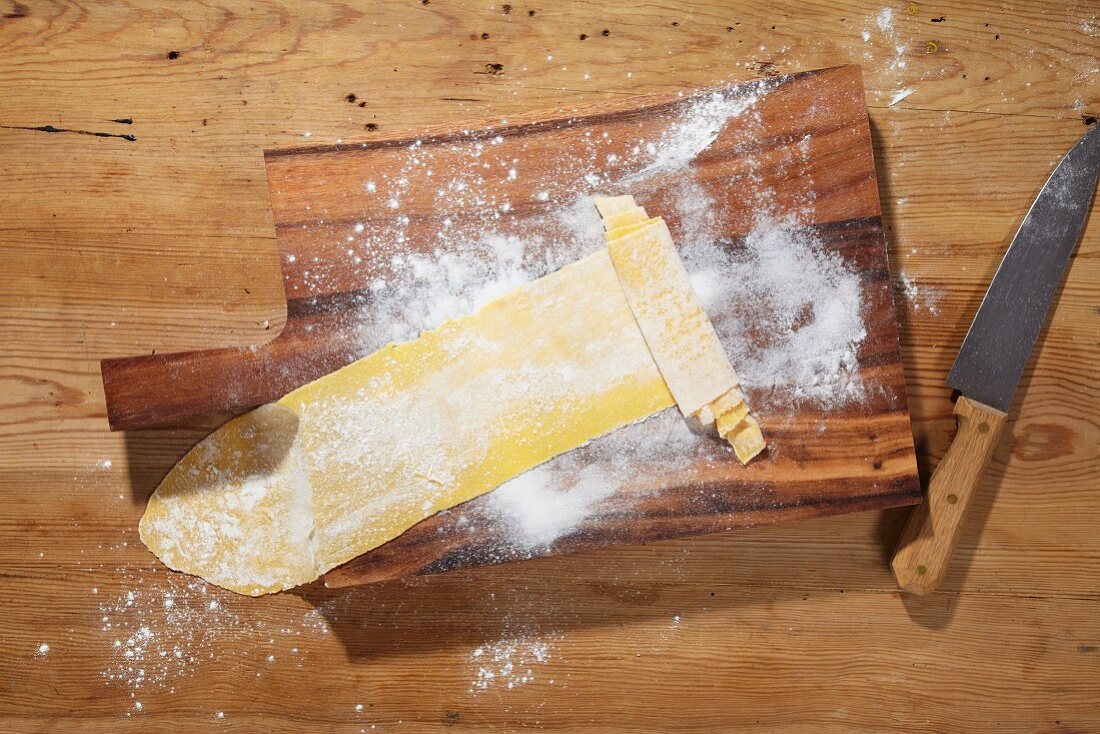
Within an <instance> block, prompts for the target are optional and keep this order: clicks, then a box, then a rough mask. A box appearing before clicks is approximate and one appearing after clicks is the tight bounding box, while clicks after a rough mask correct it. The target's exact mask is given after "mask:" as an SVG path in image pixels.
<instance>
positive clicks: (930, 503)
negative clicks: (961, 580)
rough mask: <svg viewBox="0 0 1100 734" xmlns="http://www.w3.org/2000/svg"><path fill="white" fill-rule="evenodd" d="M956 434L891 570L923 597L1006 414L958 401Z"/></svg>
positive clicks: (951, 547) (938, 573)
mask: <svg viewBox="0 0 1100 734" xmlns="http://www.w3.org/2000/svg"><path fill="white" fill-rule="evenodd" d="M955 417H956V418H957V420H958V422H959V430H958V433H957V434H956V435H955V440H954V441H953V442H952V443H951V446H950V447H949V448H948V449H947V454H946V455H945V456H944V457H943V460H942V461H941V462H940V464H939V466H937V467H936V471H935V472H933V474H932V479H931V481H930V482H929V483H928V493H927V496H926V497H925V499H924V502H923V503H922V504H920V505H918V506H917V507H916V508H915V509H914V510H913V512H912V513H911V514H910V515H909V522H908V524H906V526H905V530H904V531H903V532H902V534H901V541H900V542H899V543H898V548H897V550H896V551H895V552H894V560H893V562H892V563H891V566H892V567H893V569H894V577H895V578H896V579H897V580H898V585H899V586H901V588H903V589H905V590H906V591H909V592H912V593H914V594H917V595H920V596H923V595H925V594H927V593H929V592H931V591H933V590H935V588H936V587H937V586H939V584H940V582H941V581H943V577H944V576H945V575H946V574H947V568H948V566H949V565H950V563H951V556H952V554H953V553H954V551H955V544H956V543H958V540H959V531H960V530H961V528H962V522H963V518H964V517H965V516H966V511H967V509H968V508H969V507H970V503H971V501H972V500H973V499H974V495H975V494H976V493H977V490H978V487H979V486H980V485H981V482H982V476H983V475H984V474H985V469H986V467H987V466H988V465H989V460H990V459H991V458H992V457H993V450H994V448H996V446H997V441H998V439H999V438H1000V435H1001V430H1002V429H1003V428H1004V424H1005V418H1006V417H1007V416H1006V414H1005V413H1002V412H1001V411H999V410H997V409H996V408H991V407H989V406H988V405H982V404H981V403H979V402H976V401H973V400H968V399H967V398H965V397H962V396H960V397H959V400H958V402H956V403H955Z"/></svg>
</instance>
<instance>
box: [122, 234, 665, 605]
mask: <svg viewBox="0 0 1100 734" xmlns="http://www.w3.org/2000/svg"><path fill="white" fill-rule="evenodd" d="M593 325H598V328H593ZM672 405H674V401H673V399H672V396H671V395H670V394H669V392H668V388H667V387H666V386H665V382H664V379H663V378H662V377H661V373H660V371H659V370H658V369H657V366H656V365H655V364H654V362H653V358H652V356H651V355H650V352H649V349H648V347H647V346H646V343H645V340H644V339H643V338H642V335H641V333H640V332H639V330H638V326H637V324H636V322H635V319H634V316H633V314H632V312H631V310H630V306H629V305H628V304H627V301H626V297H625V295H624V294H623V291H622V288H621V287H620V286H619V283H618V277H617V276H616V274H615V270H614V267H613V266H612V263H611V258H610V257H609V256H608V254H607V251H606V250H600V251H598V252H596V253H594V254H592V255H590V256H589V257H587V258H585V259H583V260H581V261H579V262H577V263H574V264H572V265H569V266H567V267H565V268H562V269H561V270H559V271H557V272H555V273H551V274H549V275H547V276H545V277H543V278H540V279H538V280H536V281H533V282H531V283H528V284H526V285H523V286H520V287H518V288H516V289H514V290H512V291H510V292H509V293H507V294H505V295H504V296H502V297H500V298H498V299H496V300H494V301H492V302H490V303H489V304H488V305H486V306H485V307H484V308H482V309H481V310H480V311H478V312H477V313H476V314H474V315H472V316H467V317H465V318H460V319H456V320H454V321H449V322H447V323H445V324H443V325H442V326H441V327H440V328H438V329H436V330H434V331H430V332H427V333H424V334H422V335H421V336H420V337H419V338H418V339H416V340H414V341H411V342H406V343H403V344H396V345H390V346H387V347H385V348H383V349H381V350H379V351H378V352H375V353H374V354H371V355H369V356H367V357H364V358H363V359H361V360H359V361H357V362H355V363H353V364H351V365H348V366H347V367H344V368H343V369H341V370H338V371H336V372H334V373H332V374H331V375H328V376H326V377H323V378H321V379H319V380H317V381H315V382H313V383H310V384H308V385H305V386H304V387H301V388H299V389H297V390H295V391H294V392H291V393H290V394H288V395H287V396H286V397H284V398H282V399H281V400H279V401H278V403H277V404H276V407H274V408H273V407H272V406H265V407H264V408H260V409H257V410H255V411H253V412H251V413H248V414H246V415H243V416H241V417H239V418H236V419H234V420H233V421H230V422H229V423H228V424H226V425H225V426H223V427H222V428H220V429H219V430H218V431H216V432H215V433H214V434H212V435H211V436H210V437H208V438H207V439H206V440H205V441H203V442H202V443H201V444H199V445H198V446H196V447H195V449H194V450H192V452H191V453H190V454H188V455H187V456H186V457H185V458H184V459H183V460H182V461H181V462H180V463H179V464H178V465H177V466H176V467H175V468H174V469H173V470H172V471H171V472H170V473H169V475H168V476H167V477H166V478H165V480H164V482H163V483H162V484H161V486H160V487H159V488H158V490H157V492H156V493H154V495H153V497H152V498H151V499H150V501H149V506H148V508H147V510H146V513H145V516H144V517H143V518H142V521H141V527H140V530H141V537H142V540H143V541H144V542H145V544H146V545H147V546H148V547H149V548H150V549H151V550H152V551H153V552H154V553H155V554H156V555H157V556H159V557H160V558H161V559H162V560H163V561H164V562H165V563H166V564H167V565H169V566H171V567H172V568H176V569H179V570H182V571H186V572H188V573H192V574H196V575H199V576H202V577H203V578H206V579H207V580H209V581H211V582H213V583H215V584H218V585H219V586H223V587H225V588H228V589H232V590H233V591H238V592H241V593H245V594H253V595H256V594H262V593H269V592H272V591H279V590H281V589H285V588H289V587H291V586H295V585H298V584H301V583H305V582H308V581H311V580H313V579H315V578H317V577H318V576H319V575H320V574H322V573H324V572H325V571H327V570H329V569H331V568H333V567H335V566H337V565H339V564H341V563H343V562H345V561H348V560H350V559H352V558H354V557H355V556H357V555H360V554H362V553H365V552H366V551H368V550H371V549H372V548H376V547H378V546H379V545H381V544H383V543H385V542H386V541H388V540H391V539H392V538H394V537H396V536H398V535H400V534H401V533H402V532H404V531H405V530H406V529H408V528H409V527H411V526H412V525H414V524H415V523H417V522H419V521H420V520H423V519H424V518H426V517H428V516H430V515H432V514H435V513H436V512H438V511H440V510H442V509H446V508H448V507H453V506H454V505H456V504H459V503H461V502H465V501H466V500H469V499H472V498H473V497H476V496H478V495H479V494H482V493H484V492H487V491H489V490H491V489H493V488H495V487H497V486H499V485H500V484H502V483H503V482H505V481H507V480H508V479H511V478H512V477H515V476H517V475H519V474H521V473H523V472H524V471H526V470H528V469H531V468H533V467H535V466H537V465H538V464H541V463H542V462H544V461H547V460H548V459H550V458H552V457H554V456H556V455H558V454H561V453H563V452H565V451H569V450H570V449H573V448H576V447H577V446H580V445H582V444H584V443H586V442H587V441H590V440H591V439H593V438H596V437H597V436H600V435H602V434H605V433H607V432H609V431H612V430H614V429H616V428H619V427H621V426H624V425H626V424H628V423H631V422H634V421H637V420H640V419H642V418H646V417H648V416H650V415H652V414H654V413H656V412H658V411H660V410H662V409H665V408H668V407H671V406H672ZM273 410H274V411H277V413H276V414H277V415H283V413H284V412H285V413H289V414H290V416H291V418H292V419H286V420H283V421H282V422H278V421H275V422H273V421H272V420H271V414H272V411H273ZM268 444H276V445H275V446H274V447H273V448H272V447H270V446H269V450H268V451H267V452H266V453H265V452H262V451H260V448H261V446H264V445H268ZM254 453H257V454H260V455H262V456H264V457H266V460H262V461H260V460H255V459H250V458H249V457H251V456H252V455H253V454H254ZM291 499H292V500H293V502H292V503H291V502H290V500H291ZM291 505H293V508H294V509H293V511H292V510H291ZM292 525H293V526H294V527H296V528H298V531H295V532H284V531H285V529H286V528H289V527H290V526H292ZM301 528H307V529H309V532H308V533H303V532H300V530H301ZM307 535H308V536H309V537H307Z"/></svg>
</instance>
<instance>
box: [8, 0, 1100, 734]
mask: <svg viewBox="0 0 1100 734" xmlns="http://www.w3.org/2000/svg"><path fill="white" fill-rule="evenodd" d="M1098 57H1100V2H1096V0H1088V1H1085V0H1082V1H1080V2H1060V1H1055V0H1049V1H1045V2H1040V1H1034V2H1017V3H1011V4H1009V3H1006V4H1004V5H1000V4H995V3H989V2H973V3H962V2H954V3H928V2H912V3H906V2H891V3H888V4H886V5H880V4H869V5H866V4H861V3H853V2H839V1H837V2H788V1H785V0H771V1H769V2H752V3H745V4H739V5H738V6H737V7H736V8H733V7H723V6H722V5H721V4H708V3H705V2H686V1H677V0H666V1H665V2H662V3H653V4H649V3H646V4H639V5H634V4H632V3H621V4H615V5H611V4H607V5H606V6H605V5H604V4H601V3H594V2H587V3H586V2H576V3H546V4H542V3H536V4H527V3H514V4H512V5H511V6H509V5H500V4H496V5H494V4H491V3H460V2H456V1H453V0H430V1H429V0H403V1H402V2H387V3H381V2H372V3H361V4H349V3H320V2H310V3H271V2H251V3H231V2H230V3H220V2H208V3H197V2H196V3H185V4H174V5H169V4H166V5H165V6H163V7H157V6H154V5H153V4H151V3H125V2H115V3H102V4H99V3H85V2H76V3H62V2H56V3H55V2H44V1H42V2H40V1H37V0H23V1H21V2H13V1H12V0H0V151H2V152H0V204H2V209H0V211H2V216H0V570H2V573H0V620H2V621H0V717H3V720H2V721H0V729H2V730H3V731H50V732H54V731H74V730H77V731H131V730H139V731H145V730H147V731H172V730H176V731H192V730H213V731H223V730H225V731H242V732H245V731H248V732H251V731H290V730H297V729H300V728H308V730H310V731H341V732H345V731H346V732H359V731H364V730H365V731H411V732H425V731H438V730H445V729H447V728H448V727H452V726H454V727H464V728H465V729H466V730H478V731H501V732H503V731H517V730H529V729H540V728H544V729H547V730H551V731H588V732H611V731H622V732H643V731H645V732H649V731H652V732H657V731H676V732H726V731H732V730H753V731H769V732H781V731H783V732H785V731H807V732H833V731H835V732H852V731H858V732H870V731H897V730H904V731H928V732H955V731H987V730H990V729H993V728H996V729H998V730H1001V731H1026V732H1089V731H1092V732H1096V731H1100V582H1098V581H1097V578H1098V577H1100V533H1097V532H1096V525H1097V520H1098V518H1100V510H1098V509H1097V503H1098V502H1100V487H1098V480H1097V475H1098V473H1100V449H1098V446H1100V422H1098V416H1100V380H1098V378H1100V344H1098V337H1097V334H1098V333H1100V217H1097V216H1093V218H1092V221H1091V222H1090V224H1089V226H1088V228H1087V229H1086V232H1085V235H1084V239H1083V241H1082V243H1081V245H1080V247H1079V249H1078V251H1077V254H1076V257H1075V258H1074V261H1073V263H1072V265H1071V266H1070V269H1069V273H1068V277H1067V279H1066V282H1065V285H1064V287H1063V289H1062V291H1061V292H1060V294H1059V296H1058V298H1057V300H1056V304H1055V309H1054V312H1053V316H1052V318H1051V320H1050V323H1049V326H1048V328H1047V329H1046V331H1045V332H1044V335H1043V336H1042V337H1041V341H1040V344H1039V346H1038V347H1037V350H1036V358H1034V359H1033V361H1032V364H1031V367H1030V368H1029V369H1028V371H1027V372H1026V373H1025V375H1024V379H1023V384H1022V386H1021V390H1020V392H1019V394H1018V396H1017V400H1016V403H1015V405H1014V406H1013V415H1012V417H1011V420H1010V423H1009V426H1008V429H1007V430H1006V432H1005V435H1004V438H1003V440H1002V441H1001V444H1000V446H999V447H998V449H997V452H996V455H995V457H994V461H993V467H992V469H991V471H990V472H989V475H988V477H987V480H986V482H985V484H984V486H983V488H982V493H981V496H980V497H979V499H978V500H977V506H976V510H975V511H974V514H973V516H972V518H971V521H970V522H969V523H968V525H967V527H966V529H965V531H964V532H963V535H962V540H961V544H960V547H959V551H958V554H957V557H956V559H955V564H954V566H953V567H952V570H951V572H950V575H949V576H948V578H947V580H946V582H945V585H944V587H943V588H942V589H941V590H940V591H939V592H937V593H936V594H934V595H932V596H931V597H928V598H924V599H916V598H907V597H904V596H902V595H901V594H900V593H898V592H897V591H896V590H895V586H894V584H893V580H892V577H891V576H890V573H889V569H888V567H887V562H886V561H887V557H888V554H889V552H890V549H891V547H892V545H893V542H894V540H895V538H896V537H897V535H898V533H899V531H900V524H901V522H902V521H903V520H904V516H905V511H888V512H882V513H864V514H857V515H850V516H845V517H840V518H830V519H823V520H816V521H811V522H805V523H801V524H792V525H786V526H777V527H767V528H758V529H754V530H748V531H742V532H737V533H731V534H726V535H718V536H710V537H704V538H697V539H692V540H683V541H676V542H667V543H662V544H658V545H653V546H649V547H641V548H639V547H632V548H618V549H613V550H609V551H603V552H599V553H595V554H589V555H580V556H573V557H565V558H553V559H545V560H539V561H532V562H529V563H522V564H513V565H509V566H504V567H498V568H487V569H480V570H477V571H472V572H458V573H455V574H448V575H443V576H437V577H431V578H425V579H418V580H413V581H408V582H398V583H389V584H384V585H379V586H373V587H365V588H361V589H355V590H350V591H349V590H339V591H326V590H324V589H323V588H318V587H317V586H311V587H308V588H305V589H303V590H300V592H297V593H289V594H282V595H278V596H275V597H267V598H262V599H258V600H252V599H247V598H243V597H238V596H235V595H232V594H230V593H228V592H222V591H221V590H219V589H216V588H213V587H210V588H205V587H203V586H202V585H201V584H198V583H193V582H189V580H188V579H187V578H185V577H181V576H178V575H176V574H170V573H168V572H166V571H165V570H164V569H163V568H162V567H161V566H159V565H158V563H157V562H156V561H155V560H154V558H153V557H152V556H151V555H150V554H149V553H148V552H147V551H146V550H145V549H144V548H143V547H142V545H141V543H140V542H139V541H138V540H137V537H136V533H135V528H136V523H137V519H138V518H139V517H140V514H141V512H142V508H143V506H144V500H145V498H146V496H147V495H148V493H149V492H150V491H151V490H152V489H153V487H154V486H155V485H156V483H157V482H158V480H159V479H160V478H161V476H162V475H163V474H164V473H165V471H166V470H167V469H168V468H169V467H170V466H171V465H172V463H173V462H174V461H175V460H176V459H177V458H178V457H179V456H180V455H182V453H183V452H184V451H186V449H187V448H188V447H189V446H191V445H192V444H193V443H194V442H195V441H196V440H197V439H198V437H199V436H200V435H201V434H202V430H201V428H198V427H196V428H193V429H186V430H183V429H177V430H162V431H144V432H137V433H134V434H130V435H122V434H117V433H116V434H112V433H110V432H109V431H108V430H107V421H106V415H105V409H104V404H103V396H102V390H101V386H100V381H99V372H98V360H99V359H100V358H102V357H105V356H117V355H127V354H137V353H142V352H146V353H151V352H152V351H153V350H156V351H158V352H162V351H170V350H171V351H176V350H183V349H196V348H206V347H215V346H220V345H225V344H239V343H253V342H258V341H261V340H264V339H267V338H270V335H271V334H272V333H274V332H276V331H277V330H278V329H279V327H280V324H281V320H282V318H283V310H282V291H281V284H280V278H279V264H278V261H277V257H276V250H275V241H274V230H273V226H272V221H271V213H270V210H269V208H268V195H267V187H266V183H265V177H264V168H263V160H262V157H261V150H262V149H264V148H268V147H276V146H286V145H292V144H298V143H301V142H303V139H306V140H309V141H316V142H333V141H335V140H337V139H344V140H353V139H369V138H371V137H372V136H375V137H377V136H380V135H391V134H393V133H395V132H397V131H399V130H412V129H415V128H416V127H418V126H421V125H428V124H439V123H446V122H452V121H455V120H461V119H470V120H476V119H479V118H484V117H491V116H507V115H508V114H515V113H517V112H519V111H524V110H533V109H539V108H543V107H550V106H555V105H558V104H563V103H571V102H578V103H579V102H584V101H591V100H600V99H606V98H608V97H610V96H616V95H628V94H638V93H643V92H654V91H667V90H674V89H681V88H684V89H686V88H689V87H692V86H696V85H701V84H713V83H718V82H724V81H733V80H739V79H746V78H751V77H754V76H759V75H760V74H768V73H773V72H786V71H796V70H802V69H808V68H817V67H824V66H832V65H837V64H845V63H853V62H854V63H860V64H862V65H863V66H864V73H865V83H866V85H867V101H868V105H869V107H870V115H871V123H872V129H873V132H874V134H875V137H876V154H877V157H878V164H879V184H880V188H881V196H882V204H883V210H884V215H885V221H886V224H887V230H888V238H889V239H890V247H891V250H890V252H891V258H892V268H893V270H894V273H895V275H897V276H898V278H899V288H898V317H899V320H900V324H901V332H902V340H903V345H902V346H903V353H904V357H905V366H906V372H907V378H908V381H909V390H910V396H911V407H912V411H913V421H914V422H913V428H914V432H915V434H916V438H917V445H918V450H919V458H920V462H921V470H922V473H923V474H924V475H925V476H927V472H928V470H929V469H930V468H932V467H934V466H935V464H936V462H937V461H938V460H939V458H940V457H941V456H942V455H943V452H944V450H945V449H946V446H947V444H948V442H949V441H950V439H951V436H952V435H953V432H954V421H953V418H952V415H951V403H950V399H949V398H950V396H949V392H948V390H947V389H946V388H945V387H944V386H943V384H942V380H943V378H944V376H945V375H946V373H947V370H948V367H949V365H950V363H951V360H952V359H953V356H954V353H955V349H956V348H957V346H958V344H959V342H960V341H961V339H962V337H963V334H964V332H965V330H966V326H967V324H968V323H969V320H970V318H971V316H972V314H973V312H974V310H975V308H976V306H977V304H978V302H979V300H980V298H981V295H982V293H983V291H984V288H985V286H986V284H987V282H988V280H989V278H990V277H991V275H992V273H993V271H994V269H995V268H996V266H997V263H998V261H999V259H1000V256H1001V254H1002V252H1003V250H1004V247H1005V246H1006V245H1007V243H1008V241H1009V240H1010V238H1011V236H1012V234H1013V233H1014V231H1015V228H1016V227H1017V226H1018V224H1019V222H1020V220H1021V218H1022V217H1023V215H1024V213H1025V212H1026V209H1027V206H1028V204H1029V203H1030V201H1031V199H1032V197H1033V196H1034V195H1035V193H1036V192H1037V191H1038V189H1039V187H1040V186H1041V185H1042V183H1043V181H1044V179H1045V177H1046V175H1047V174H1048V173H1049V171H1050V170H1051V168H1052V166H1053V165H1054V164H1055V163H1056V162H1057V160H1058V158H1059V157H1060V155H1061V154H1062V153H1063V152H1064V151H1065V150H1066V149H1067V148H1068V147H1069V146H1070V144H1071V143H1072V142H1073V141H1074V140H1075V139H1076V138H1077V137H1078V136H1079V135H1081V134H1082V133H1083V132H1084V130H1085V124H1088V123H1089V122H1090V121H1093V120H1094V119H1095V116H1097V115H1100V61H1098ZM494 64H500V65H501V66H500V68H499V69H498V68H495V67H493V66H491V65H494ZM352 95H354V98H353V97H352ZM353 99H354V101H351V100H353ZM81 132H90V133H96V134H99V133H103V134H109V136H103V135H99V136H97V135H87V134H79V133H81ZM119 136H129V137H119ZM903 279H904V282H902V281H903ZM905 283H908V286H909V287H908V288H906V287H905Z"/></svg>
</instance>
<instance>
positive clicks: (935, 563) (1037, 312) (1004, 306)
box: [891, 125, 1100, 595]
mask: <svg viewBox="0 0 1100 734" xmlns="http://www.w3.org/2000/svg"><path fill="white" fill-rule="evenodd" d="M1098 172H1100V125H1095V126H1093V128H1092V129H1091V130H1089V131H1088V132H1087V133H1085V134H1084V136H1082V138H1081V139H1080V140H1078V141H1077V143H1076V144H1075V145H1074V146H1073V147H1072V148H1071V149H1070V151H1069V152H1068V153H1066V156H1065V158H1063V159H1062V161H1061V163H1059V164H1058V167H1057V168H1055V169H1054V172H1053V173H1051V174H1050V178H1049V179H1047V182H1046V184H1045V185H1044V186H1043V188H1042V190H1041V191H1040V192H1039V195H1038V196H1037V197H1036V199H1035V202H1034V203H1033V204H1032V205H1031V209H1030V210H1029V211H1028V213H1027V216H1026V217H1024V222H1023V224H1021V225H1020V229H1019V231H1018V232H1017V233H1016V236H1015V237H1014V238H1013V239H1012V244H1011V245H1009V247H1008V252H1006V253H1005V256H1004V259H1003V260H1002V261H1001V264H1000V267H998V268H997V273H996V275H994V276H993V282H992V283H990V285H989V290H988V291H986V294H985V299H984V300H983V301H982V305H981V306H980V307H979V308H978V313H977V315H975V316H974V321H973V322H972V323H971V324H970V331H968V332H967V334H966V338H965V339H963V343H962V347H961V348H960V349H959V354H958V356H957V357H955V364H954V365H952V367H951V372H950V374H949V375H948V377H947V384H948V385H949V386H950V387H953V388H955V389H956V390H958V391H959V399H958V400H957V401H956V403H955V416H956V419H957V421H958V432H957V433H956V435H955V440H954V441H953V442H952V443H951V446H950V448H948V450H947V454H946V455H945V456H944V457H943V460H942V461H941V462H940V464H939V466H937V467H936V471H935V472H933V473H932V479H931V480H930V481H929V483H928V492H927V496H926V497H925V500H924V502H923V503H921V504H920V505H918V506H917V507H916V508H915V509H914V510H913V512H912V514H911V515H910V516H909V522H908V523H907V524H906V526H905V530H904V531H903V532H902V534H901V540H900V542H899V543H898V547H897V550H896V551H895V552H894V560H893V562H892V563H891V566H892V567H893V569H894V577H895V578H896V579H897V581H898V584H899V585H900V586H901V588H903V589H905V590H906V591H909V592H912V593H914V594H918V595H924V594H927V593H929V592H931V591H932V590H934V589H935V588H936V587H937V586H938V585H939V583H940V581H942V580H943V577H944V575H945V574H946V573H947V567H948V564H949V563H950V561H951V554H952V552H953V551H954V549H955V543H956V542H957V541H958V539H959V530H960V529H961V527H962V522H963V518H964V516H965V515H966V510H967V508H968V507H969V506H970V502H971V500H972V499H973V497H974V494H975V490H976V489H977V487H978V485H979V484H980V483H981V479H982V474H983V473H984V472H985V468H986V466H988V464H989V460H990V458H991V457H992V456H993V450H994V448H995V447H996V446H997V439H998V438H999V437H1000V435H1001V430H1002V429H1003V428H1004V424H1005V419H1006V417H1007V413H1008V408H1009V405H1011V403H1012V396H1013V394H1014V393H1015V392H1016V386H1017V385H1018V384H1019V382H1020V375H1022V374H1023V371H1024V367H1025V366H1026V365H1027V360H1028V356H1029V355H1030V354H1031V348H1032V346H1033V345H1034V344H1035V339H1036V338H1037V337H1038V336H1039V331H1040V330H1041V329H1042V327H1043V323H1044V322H1045V321H1046V316H1047V311H1048V309H1049V308H1050V302H1051V300H1052V299H1053V298H1054V293H1055V292H1056V291H1057V290H1058V284H1059V283H1060V282H1061V280H1062V275H1063V273H1064V272H1065V270H1066V266H1067V265H1068V264H1069V258H1070V255H1071V254H1073V250H1074V247H1075V246H1076V245H1077V241H1078V239H1080V237H1081V231H1082V230H1083V229H1084V227H1085V220H1086V219H1087V218H1088V212H1089V206H1090V203H1091V202H1092V198H1093V194H1094V192H1095V191H1096V179H1097V174H1098Z"/></svg>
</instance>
